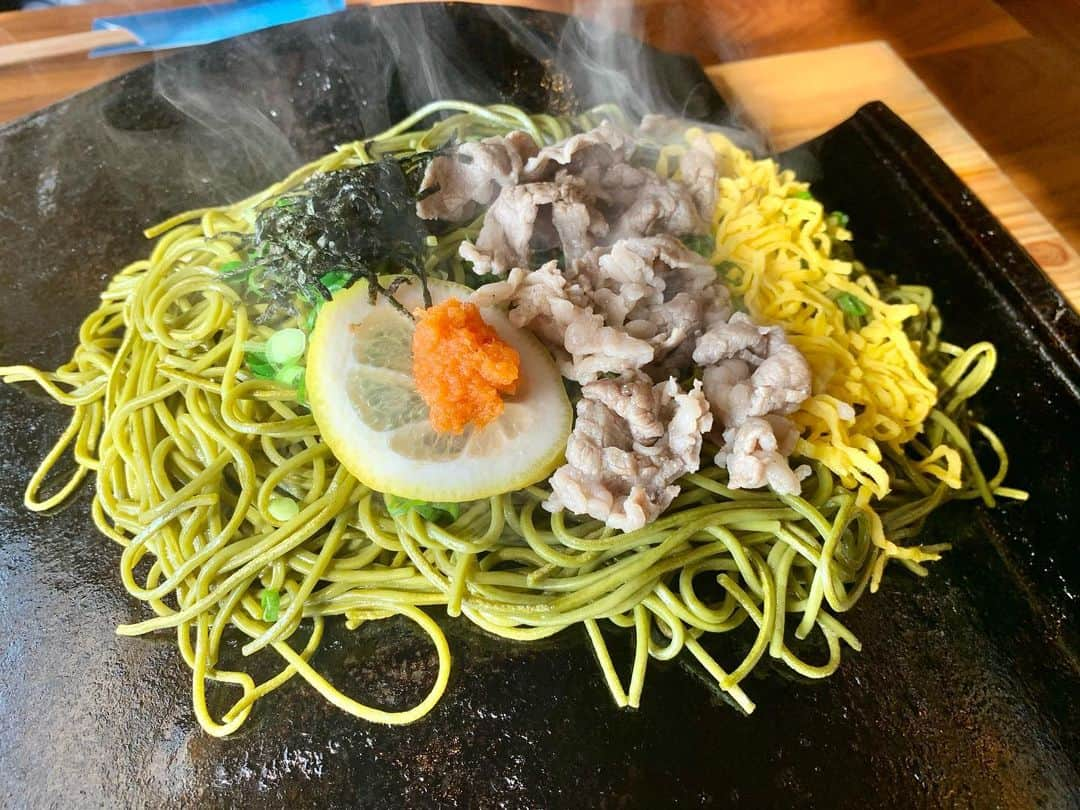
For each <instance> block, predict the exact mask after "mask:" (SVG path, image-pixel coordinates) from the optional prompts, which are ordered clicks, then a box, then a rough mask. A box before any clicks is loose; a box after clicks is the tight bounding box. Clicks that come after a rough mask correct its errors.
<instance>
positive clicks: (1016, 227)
mask: <svg viewBox="0 0 1080 810" xmlns="http://www.w3.org/2000/svg"><path fill="white" fill-rule="evenodd" d="M706 72H707V73H708V74H709V78H711V79H712V80H713V82H715V83H716V85H717V86H718V87H719V88H720V91H721V93H723V95H724V96H725V97H726V98H728V99H729V100H730V101H732V102H733V103H735V104H736V105H737V106H738V108H739V112H740V113H741V114H742V115H744V116H745V117H746V118H748V119H749V120H750V121H752V122H753V123H754V124H756V125H757V126H758V127H760V128H761V129H762V130H763V131H764V132H766V133H767V134H768V135H769V137H770V138H771V139H772V142H773V144H774V145H775V146H776V148H778V149H786V148H787V147H789V146H794V145H796V144H799V143H802V142H803V141H806V140H808V139H810V138H813V137H815V136H817V135H820V134H821V133H822V132H825V131H826V130H828V129H830V128H831V127H833V126H835V125H836V124H837V123H839V122H840V121H843V120H844V119H845V118H848V117H849V116H850V115H851V114H852V113H854V112H855V110H856V109H858V108H859V107H860V106H862V105H863V104H865V103H866V102H868V101H884V102H885V103H886V104H888V105H889V107H891V108H892V109H893V111H894V112H896V113H897V114H898V115H899V116H900V117H901V118H903V119H904V120H905V121H906V122H907V123H908V124H909V125H910V126H911V127H912V128H914V129H915V130H916V131H917V132H918V133H919V134H920V135H921V136H922V137H923V138H924V139H925V140H926V141H927V143H929V144H930V146H932V147H933V148H934V151H936V152H937V153H938V154H939V155H940V156H941V157H942V159H943V160H944V161H945V162H946V163H947V164H948V165H949V167H950V168H952V170H953V171H955V172H956V173H957V174H958V175H959V176H960V177H961V178H962V179H963V180H964V182H965V183H967V184H968V185H969V186H970V187H971V188H972V190H973V191H974V192H975V193H976V194H977V195H978V196H979V198H980V199H981V200H982V201H983V202H984V203H985V204H986V206H987V207H988V208H989V209H990V210H991V211H992V212H993V214H994V215H995V216H996V217H997V218H998V219H999V220H1001V222H1002V224H1003V225H1004V226H1005V227H1006V228H1007V229H1008V230H1009V231H1010V232H1011V233H1012V234H1013V236H1015V237H1016V239H1017V240H1018V241H1019V242H1020V244H1022V245H1023V246H1024V248H1025V249H1026V250H1027V251H1028V252H1029V253H1030V254H1031V255H1032V256H1033V257H1034V258H1035V260H1036V261H1037V262H1038V263H1039V265H1040V266H1041V267H1042V268H1043V270H1044V271H1045V272H1046V274H1047V275H1048V276H1049V277H1050V278H1051V280H1053V281H1054V283H1055V284H1057V286H1058V288H1059V289H1060V290H1061V291H1062V292H1063V293H1064V294H1065V297H1066V298H1067V299H1068V300H1069V301H1070V302H1071V303H1072V305H1073V306H1074V307H1077V308H1078V309H1080V256H1078V255H1077V253H1076V251H1075V250H1073V249H1072V247H1070V246H1069V244H1068V243H1067V242H1066V241H1065V239H1064V238H1063V237H1062V236H1061V235H1060V234H1059V233H1058V232H1057V231H1056V230H1055V229H1054V227H1053V226H1052V225H1051V224H1050V223H1049V222H1048V221H1047V220H1046V218H1045V217H1044V216H1043V215H1042V214H1040V213H1039V211H1038V210H1037V209H1036V208H1035V206H1034V205H1032V204H1031V202H1030V201H1029V200H1028V199H1027V197H1025V196H1024V195H1023V194H1022V193H1021V192H1020V190H1019V189H1018V188H1017V187H1016V186H1015V185H1014V184H1013V183H1012V181H1011V180H1009V178H1008V177H1007V176H1006V175H1005V173H1004V172H1002V171H1001V169H1000V168H999V167H998V166H997V164H996V163H994V161H993V160H992V159H991V158H990V156H989V155H988V154H987V153H986V151H985V150H984V149H983V148H982V147H981V146H979V144H978V143H977V142H976V141H975V139H974V138H972V137H971V135H969V134H968V133H967V131H966V130H965V129H964V128H963V127H962V126H960V124H958V123H957V122H956V119H954V118H953V117H952V116H951V115H950V114H949V111H948V110H947V109H946V108H945V107H944V106H943V105H942V104H941V102H940V101H938V100H937V98H935V97H934V95H933V94H932V93H931V92H930V91H929V90H928V89H927V88H926V85H924V84H923V83H922V82H921V81H920V80H919V78H918V77H917V76H916V75H915V74H914V73H913V72H912V71H911V69H910V68H909V67H908V66H907V65H906V64H905V63H904V60H903V59H901V58H900V57H899V56H898V55H897V54H896V52H895V51H893V49H892V48H890V47H889V46H888V45H887V44H886V43H884V42H865V43H860V44H858V45H844V46H841V47H837V48H826V49H823V50H818V51H802V52H799V53H791V54H784V55H782V56H769V57H764V58H761V59H747V60H743V61H739V62H729V63H727V64H724V65H713V66H711V67H709V68H707V69H706Z"/></svg>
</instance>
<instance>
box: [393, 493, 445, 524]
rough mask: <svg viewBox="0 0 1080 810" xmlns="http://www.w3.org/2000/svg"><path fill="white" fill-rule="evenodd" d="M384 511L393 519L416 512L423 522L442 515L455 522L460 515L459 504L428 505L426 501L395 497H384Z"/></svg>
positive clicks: (433, 519)
mask: <svg viewBox="0 0 1080 810" xmlns="http://www.w3.org/2000/svg"><path fill="white" fill-rule="evenodd" d="M383 499H384V500H385V501H386V510H387V511H388V512H389V513H390V514H391V515H393V516H394V517H404V516H405V515H407V514H408V513H409V512H410V511H416V513H417V514H419V515H420V517H422V518H424V520H431V521H435V520H438V519H439V518H440V517H442V516H443V515H444V514H445V515H449V516H450V517H451V518H452V519H453V520H457V519H458V517H459V516H460V515H461V504H458V503H430V502H428V501H416V500H413V499H412V498H399V497H398V496H397V495H384V496H383Z"/></svg>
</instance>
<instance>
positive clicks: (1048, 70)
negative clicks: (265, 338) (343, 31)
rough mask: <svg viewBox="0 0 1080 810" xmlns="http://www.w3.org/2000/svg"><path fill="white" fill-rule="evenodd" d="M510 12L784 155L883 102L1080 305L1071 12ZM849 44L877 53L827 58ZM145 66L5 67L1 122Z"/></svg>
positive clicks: (95, 6) (891, 4)
mask: <svg viewBox="0 0 1080 810" xmlns="http://www.w3.org/2000/svg"><path fill="white" fill-rule="evenodd" d="M190 2H191V0H108V2H100V3H91V4H88V5H84V6H75V7H67V8H56V9H49V10H44V11H31V12H8V13H0V45H3V44H7V43H15V42H26V41H29V40H33V39H37V38H40V37H46V36H60V35H65V34H72V33H77V32H80V31H85V30H88V29H89V27H90V23H91V21H92V20H93V19H94V18H96V17H100V16H107V15H112V14H124V13H131V12H133V11H141V10H150V9H154V8H164V7H170V6H177V5H186V4H189V3H190ZM349 2H350V4H354V3H356V2H357V0H349ZM376 2H377V3H378V2H382V0H376ZM516 4H518V5H529V6H533V7H536V8H544V9H548V10H553V11H562V12H570V11H575V10H576V11H577V12H578V13H580V14H582V15H583V16H588V17H596V16H602V17H603V18H604V19H605V20H606V21H608V22H610V23H612V24H614V25H615V26H616V27H619V28H622V29H624V30H630V31H632V32H634V33H637V34H639V35H641V36H643V38H644V39H646V41H648V42H650V43H651V44H654V45H656V46H658V47H662V48H666V49H668V50H674V51H681V52H686V53H690V54H692V55H694V56H695V57H697V58H698V60H699V61H701V62H702V63H703V64H705V65H712V66H713V67H711V68H710V69H709V73H710V76H712V77H713V78H714V80H718V81H719V82H720V83H721V84H722V86H723V87H724V88H725V93H726V94H728V95H729V97H730V98H731V99H732V100H734V101H736V102H737V103H739V104H741V105H743V107H744V108H745V110H746V111H747V112H748V113H749V114H750V115H751V116H752V117H753V119H754V120H755V121H757V122H758V123H759V124H761V125H762V126H764V127H765V128H766V130H767V132H768V133H769V135H770V136H771V137H772V139H773V141H774V143H776V144H777V145H778V146H783V145H788V144H791V143H795V142H798V141H800V140H802V139H804V138H805V137H807V136H810V135H813V134H817V133H818V132H820V131H822V130H824V129H827V128H828V127H829V126H831V125H832V124H835V123H837V122H839V121H840V120H842V119H843V118H845V117H846V116H847V115H849V114H850V112H851V111H852V110H854V109H855V108H856V107H857V106H859V104H861V103H863V102H865V101H869V100H872V99H882V100H884V101H886V102H887V103H888V104H889V105H890V106H892V107H893V108H894V109H895V110H896V111H897V112H898V113H899V114H900V115H901V116H903V117H904V119H905V120H907V121H908V123H910V124H911V125H912V126H914V127H915V129H916V130H918V131H919V132H920V134H921V135H923V137H925V138H926V139H927V140H928V141H929V142H930V143H931V145H933V146H934V148H935V149H936V150H937V151H938V152H939V154H941V155H942V157H943V158H944V159H945V160H946V162H947V163H949V165H950V166H952V168H953V169H954V170H956V171H957V172H958V173H959V174H960V175H961V176H962V177H963V178H964V179H965V181H967V182H968V183H969V184H970V185H971V186H972V188H973V189H974V190H975V191H976V193H977V194H978V195H979V196H980V197H981V198H982V199H983V200H984V201H985V202H986V203H987V204H988V205H989V207H990V208H991V210H992V211H994V213H995V214H996V215H997V216H998V217H999V218H1000V219H1001V220H1002V221H1003V222H1004V223H1005V225H1006V226H1007V227H1008V228H1009V229H1010V231H1012V233H1013V234H1014V235H1015V236H1016V237H1017V238H1018V239H1019V240H1020V241H1021V243H1022V244H1024V245H1025V247H1026V248H1027V249H1028V250H1029V252H1031V253H1032V255H1033V256H1035V258H1036V259H1037V260H1038V261H1039V262H1040V263H1041V264H1042V266H1043V268H1044V269H1045V270H1046V271H1047V273H1048V275H1050V277H1051V278H1053V279H1054V281H1055V282H1056V283H1057V284H1058V285H1059V286H1060V287H1061V288H1062V290H1063V291H1064V292H1065V293H1066V295H1067V296H1068V297H1069V299H1070V300H1071V301H1072V302H1073V304H1074V305H1076V306H1080V261H1078V259H1077V254H1076V252H1075V251H1074V250H1073V248H1072V247H1070V244H1071V245H1073V246H1075V245H1080V83H1078V82H1077V81H1076V76H1077V75H1078V74H1080V0H909V2H903V3H900V2H895V0H753V2H751V0H671V1H670V2H668V1H667V0H625V2H619V1H618V0H616V2H610V0H608V1H607V2H603V3H598V2H584V1H583V0H577V1H576V2H575V0H517V3H516ZM875 40H881V43H874V42H873V41H875ZM852 43H871V44H868V45H864V47H859V48H837V47H836V46H841V45H847V44H852ZM886 43H887V46H889V47H886ZM890 47H891V50H890ZM820 49H827V50H820ZM806 51H816V52H815V53H806ZM785 54H786V55H788V56H786V57H783V58H781V59H780V60H779V61H777V60H775V59H771V58H769V57H775V56H780V55H785ZM150 58H152V57H150V56H149V55H146V54H129V55H123V56H114V57H109V58H106V59H87V58H86V57H84V56H82V55H71V56H61V57H56V58H53V59H42V60H38V61H35V62H31V63H28V64H22V65H14V66H10V67H5V68H0V122H2V121H5V120H10V119H12V118H15V117H18V116H20V115H24V114H26V113H28V112H31V111H33V110H36V109H39V108H41V107H44V106H46V105H48V104H50V103H52V102H53V101H56V100H58V99H60V98H63V97H64V96H67V95H70V94H71V93H74V92H77V91H78V90H81V89H84V88H86V87H89V86H92V85H94V84H97V83H99V82H101V81H104V80H106V79H108V78H111V77H112V76H115V75H117V74H119V73H122V72H124V71H126V70H129V69H131V68H133V67H135V66H137V65H140V64H143V63H144V62H146V61H147V60H148V59H150ZM785 59H786V61H785ZM718 63H725V64H722V65H719V64H718ZM1040 212H1041V213H1040Z"/></svg>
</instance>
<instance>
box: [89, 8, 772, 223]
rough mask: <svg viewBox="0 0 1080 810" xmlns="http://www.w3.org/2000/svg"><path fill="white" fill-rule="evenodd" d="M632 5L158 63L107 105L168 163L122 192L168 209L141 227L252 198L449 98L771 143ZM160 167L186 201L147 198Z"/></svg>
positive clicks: (217, 49) (373, 20)
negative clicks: (647, 32) (645, 29)
mask: <svg viewBox="0 0 1080 810" xmlns="http://www.w3.org/2000/svg"><path fill="white" fill-rule="evenodd" d="M631 14H632V9H631V7H630V5H629V4H626V3H619V2H614V0H603V2H601V3H589V4H588V16H589V18H590V22H587V23H586V22H583V21H581V20H579V19H573V18H571V19H567V18H564V17H561V16H559V15H546V14H540V13H535V12H527V11H523V10H521V9H513V8H505V7H494V6H466V5H438V4H420V5H404V6H390V7H381V8H375V9H370V8H353V9H350V10H348V11H346V12H344V13H343V14H338V15H333V16H331V17H322V18H318V19H315V20H311V21H309V22H306V23H301V24H298V25H293V26H291V27H289V28H288V29H276V30H275V29H270V30H268V31H264V32H259V33H256V34H253V35H250V36H247V37H242V38H240V39H235V40H230V41H228V42H224V43H219V44H217V45H213V46H209V47H206V48H202V49H197V50H193V51H188V52H185V53H181V54H178V55H175V56H171V57H167V58H163V59H159V60H158V61H157V62H156V63H155V69H154V71H153V73H152V74H150V73H148V72H143V73H141V74H140V73H136V74H132V75H131V76H129V77H127V78H126V79H125V80H124V82H123V84H122V90H121V92H119V93H116V94H114V95H113V96H112V97H110V98H108V99H106V101H105V103H104V104H103V105H102V120H101V121H100V122H99V126H98V131H99V134H98V135H97V137H98V138H99V139H101V140H102V141H103V144H102V145H103V146H105V147H106V148H108V149H110V150H122V151H123V153H124V154H131V155H133V156H135V155H145V156H154V157H152V158H149V157H148V158H147V159H151V160H153V166H151V167H149V168H148V167H147V166H146V165H145V163H144V162H143V161H140V160H138V159H133V160H132V161H130V162H125V161H120V163H122V166H121V169H120V171H121V174H122V177H121V178H120V180H119V182H118V183H117V187H118V189H130V191H128V192H126V193H131V194H138V195H139V196H140V197H141V198H142V200H146V199H147V196H150V199H151V200H152V201H153V203H154V204H153V206H152V210H150V211H148V212H147V213H148V217H147V220H146V222H145V223H142V224H149V222H150V221H151V219H152V218H160V217H162V216H165V215H166V214H168V213H170V212H171V211H175V210H176V209H177V208H183V207H188V206H192V205H205V204H211V203H220V202H223V201H225V200H229V199H236V198H238V197H241V196H243V195H246V194H248V193H251V192H252V191H254V190H256V189H258V188H261V187H264V186H265V185H267V184H269V183H270V182H273V181H274V180H276V179H279V178H280V177H282V176H284V175H285V174H287V173H288V172H289V171H290V170H291V169H293V168H295V167H296V166H297V165H299V164H301V163H302V162H304V161H307V160H311V159H312V158H314V157H316V156H317V155H318V154H320V153H323V152H325V151H327V150H329V149H331V148H333V146H334V145H335V144H336V143H340V142H343V141H347V140H352V139H355V138H362V137H365V136H368V135H371V134H373V133H375V132H377V131H378V130H380V129H382V128H384V127H386V126H387V125H389V124H390V123H392V122H393V121H395V120H398V119H400V118H402V117H403V116H405V115H407V114H408V113H409V112H411V111H412V110H414V109H416V108H417V107H419V106H421V105H422V104H424V103H426V102H428V101H431V100H435V99H440V98H461V99H466V100H470V101H475V102H479V103H492V102H512V103H516V104H518V105H520V106H522V107H524V108H526V109H529V110H532V111H546V112H552V113H556V114H558V113H568V112H573V111H574V110H575V109H578V108H581V107H587V106H592V105H595V104H600V103H606V102H614V103H616V104H618V105H619V106H621V107H622V108H623V109H624V110H625V111H626V112H627V113H628V114H630V115H631V116H632V117H634V118H640V117H641V116H643V115H645V114H646V113H650V112H659V113H664V114H667V115H672V116H676V117H685V118H690V119H698V120H701V119H704V120H708V121H710V122H711V123H712V124H714V125H727V126H725V127H724V129H725V131H726V132H727V134H729V136H734V137H735V139H736V140H737V141H738V142H739V143H741V144H744V145H747V146H750V147H752V148H754V147H756V148H758V149H760V148H761V146H762V142H761V140H760V139H759V138H757V137H756V136H754V135H753V134H752V133H749V132H748V131H746V130H745V129H736V128H733V127H732V126H731V125H732V124H734V123H735V122H734V121H733V119H732V117H731V114H730V112H729V111H728V110H727V109H726V108H725V107H724V106H723V105H722V103H721V102H720V101H719V98H718V96H716V94H715V92H714V90H713V89H712V87H711V86H710V85H709V84H708V81H707V79H706V78H705V76H704V74H703V73H702V72H701V71H700V70H699V69H698V68H697V66H696V65H694V64H693V63H692V62H689V61H687V60H684V59H679V58H676V57H672V56H670V55H667V54H658V53H657V52H656V51H653V50H651V49H649V48H646V47H644V46H643V45H642V44H641V43H640V41H638V40H635V39H633V38H631V37H628V36H626V35H625V34H622V33H618V31H620V30H621V31H629V30H633V27H632V19H631ZM675 24H679V23H675ZM686 24H690V21H687V23H686ZM147 176H150V177H153V178H161V177H163V176H164V177H168V178H176V180H177V183H176V186H177V188H183V189H187V192H186V195H183V194H182V195H179V196H181V197H182V199H175V198H174V197H173V196H172V195H169V194H165V195H162V194H161V190H160V188H159V187H158V188H155V191H154V193H153V194H152V195H146V193H145V192H146V189H145V178H146V177H147ZM121 193H125V192H121Z"/></svg>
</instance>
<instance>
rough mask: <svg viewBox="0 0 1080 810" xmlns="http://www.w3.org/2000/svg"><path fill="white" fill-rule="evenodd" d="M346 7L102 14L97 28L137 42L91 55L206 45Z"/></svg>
mask: <svg viewBox="0 0 1080 810" xmlns="http://www.w3.org/2000/svg"><path fill="white" fill-rule="evenodd" d="M344 8H345V0H235V2H231V3H214V4H211V5H203V6H190V7H185V8H173V9H165V10H162V11H148V12H145V13H143V14H126V15H121V16H117V17H101V18H99V19H96V20H94V22H93V24H92V25H91V28H92V29H93V30H94V31H102V30H116V29H123V30H124V31H127V32H129V33H130V34H132V36H134V37H135V38H136V39H137V40H138V41H137V42H132V43H123V44H120V45H108V46H106V47H104V48H97V49H96V50H94V51H91V52H90V55H91V56H110V55H112V54H117V53H133V52H136V51H156V50H163V49H166V48H182V47H184V46H187V45H205V44H206V43H207V42H217V41H218V40H221V39H228V38H229V37H236V36H240V35H241V34H247V33H250V32H252V31H259V30H261V29H263V28H270V27H271V26H274V25H284V24H285V23H291V22H298V21H299V20H307V19H311V18H312V17H321V16H322V15H324V14H332V13H333V12H335V11H341V10H342V9H344Z"/></svg>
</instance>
